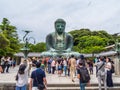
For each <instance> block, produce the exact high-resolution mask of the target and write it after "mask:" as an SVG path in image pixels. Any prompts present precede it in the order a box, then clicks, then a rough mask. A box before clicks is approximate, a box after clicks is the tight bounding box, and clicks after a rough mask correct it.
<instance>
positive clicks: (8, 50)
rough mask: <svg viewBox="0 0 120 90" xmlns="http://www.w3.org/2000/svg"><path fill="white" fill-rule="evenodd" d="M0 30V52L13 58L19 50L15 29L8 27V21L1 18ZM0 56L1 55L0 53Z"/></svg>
mask: <svg viewBox="0 0 120 90" xmlns="http://www.w3.org/2000/svg"><path fill="white" fill-rule="evenodd" d="M0 29H1V32H0V37H1V38H2V39H1V40H0V45H1V46H0V51H3V52H4V55H11V56H13V54H14V53H16V52H18V51H19V48H20V44H19V39H18V34H17V28H16V27H15V26H12V25H10V21H9V20H8V19H7V18H3V21H2V23H1V25H0ZM0 55H2V53H1V52H0Z"/></svg>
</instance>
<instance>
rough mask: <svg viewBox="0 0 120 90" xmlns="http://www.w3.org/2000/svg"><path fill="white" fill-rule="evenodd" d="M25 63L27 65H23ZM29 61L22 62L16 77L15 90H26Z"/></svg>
mask: <svg viewBox="0 0 120 90" xmlns="http://www.w3.org/2000/svg"><path fill="white" fill-rule="evenodd" d="M26 61H27V65H26V64H25V63H24V62H26ZM28 70H29V61H28V60H26V59H25V60H23V61H22V62H21V64H20V66H19V70H18V73H17V75H16V90H27V84H28Z"/></svg>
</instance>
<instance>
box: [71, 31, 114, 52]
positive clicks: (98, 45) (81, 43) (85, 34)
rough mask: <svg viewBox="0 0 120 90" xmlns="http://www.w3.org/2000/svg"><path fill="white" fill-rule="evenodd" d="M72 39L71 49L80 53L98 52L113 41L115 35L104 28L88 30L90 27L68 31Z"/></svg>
mask: <svg viewBox="0 0 120 90" xmlns="http://www.w3.org/2000/svg"><path fill="white" fill-rule="evenodd" d="M69 33H70V34H72V36H73V39H74V47H73V50H75V51H78V52H80V53H99V52H101V51H104V50H105V48H104V47H106V46H107V45H112V44H114V43H115V37H113V35H111V34H108V33H107V32H106V31H105V30H100V31H98V30H97V31H90V29H80V30H73V31H71V32H69Z"/></svg>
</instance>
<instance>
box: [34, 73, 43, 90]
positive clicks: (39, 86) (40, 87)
mask: <svg viewBox="0 0 120 90" xmlns="http://www.w3.org/2000/svg"><path fill="white" fill-rule="evenodd" d="M35 73H36V81H37V84H38V89H39V90H44V89H45V85H44V84H40V83H39V82H38V79H37V72H35Z"/></svg>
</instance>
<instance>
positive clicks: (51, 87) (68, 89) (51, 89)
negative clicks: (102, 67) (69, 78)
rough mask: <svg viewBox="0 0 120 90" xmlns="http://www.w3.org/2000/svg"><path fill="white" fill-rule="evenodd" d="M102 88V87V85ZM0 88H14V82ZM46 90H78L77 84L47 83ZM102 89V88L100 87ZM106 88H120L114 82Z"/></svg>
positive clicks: (88, 89) (89, 89)
mask: <svg viewBox="0 0 120 90" xmlns="http://www.w3.org/2000/svg"><path fill="white" fill-rule="evenodd" d="M102 88H103V87H102ZM0 90H15V83H0ZM27 90H28V89H27ZM47 90H80V88H79V84H74V83H73V84H55V83H54V84H48V88H47ZM86 90H99V88H98V84H96V83H94V84H91V85H90V86H87V87H86ZM102 90H104V89H102ZM107 90H120V83H114V87H111V88H108V89H107Z"/></svg>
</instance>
